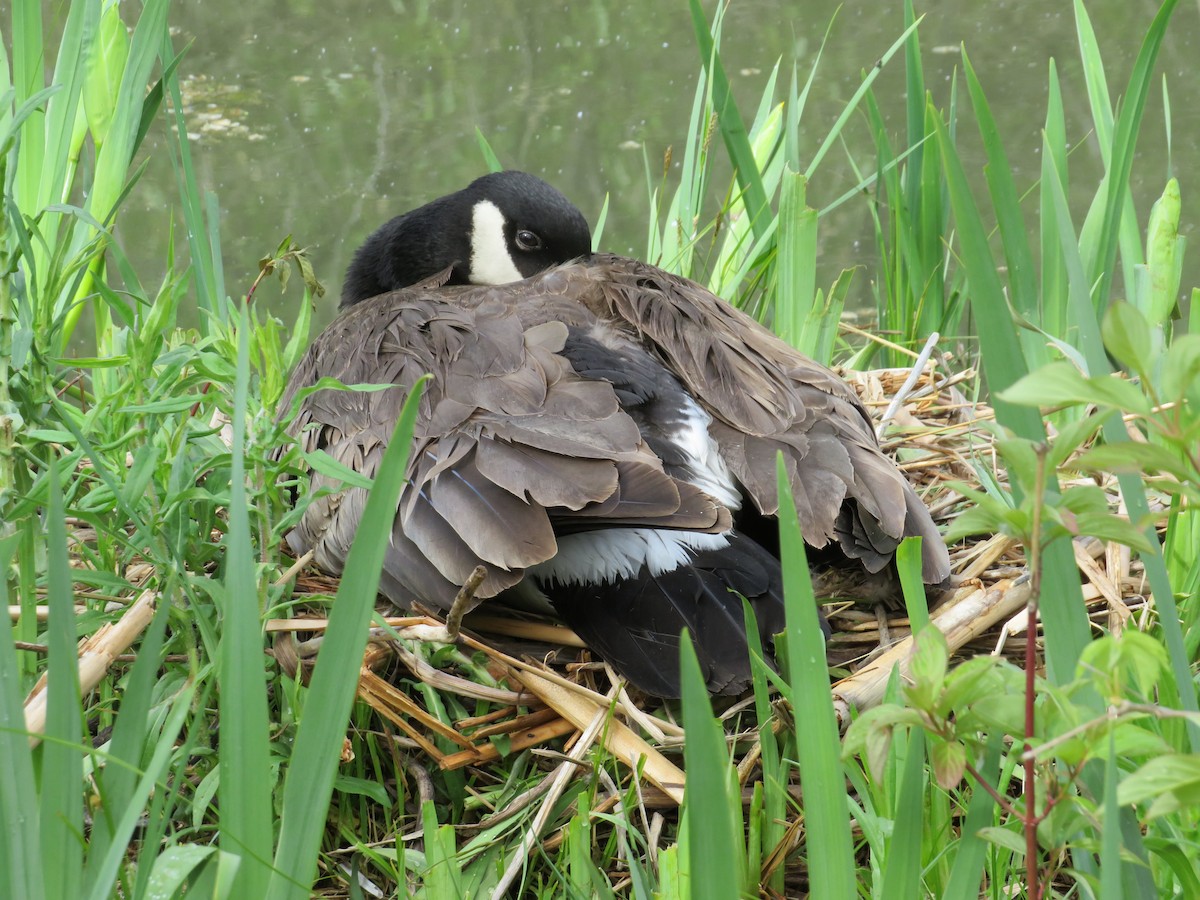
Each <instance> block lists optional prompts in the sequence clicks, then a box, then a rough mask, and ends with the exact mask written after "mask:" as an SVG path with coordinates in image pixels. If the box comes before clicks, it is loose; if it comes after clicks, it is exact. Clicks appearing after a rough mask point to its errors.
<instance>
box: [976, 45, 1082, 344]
mask: <svg viewBox="0 0 1200 900" xmlns="http://www.w3.org/2000/svg"><path fill="white" fill-rule="evenodd" d="M963 68H964V70H965V72H966V76H967V90H968V91H969V92H970V95H971V105H972V107H973V108H974V110H975V119H976V121H977V122H978V123H979V136H980V138H981V139H982V141H983V148H984V151H985V152H986V153H987V160H988V163H987V166H986V167H985V169H984V173H985V175H986V177H987V184H988V192H989V194H990V195H991V198H992V205H993V206H994V207H995V210H996V223H997V225H998V226H999V228H1000V238H1001V240H1002V242H1003V245H1004V257H1005V260H1006V261H1007V262H1008V287H1009V297H1010V298H1011V301H1012V305H1013V306H1014V307H1015V308H1016V309H1017V311H1018V312H1020V313H1021V315H1023V316H1025V317H1026V318H1029V319H1033V320H1034V321H1037V319H1038V290H1037V280H1036V275H1037V273H1036V269H1035V267H1034V263H1033V253H1032V252H1031V251H1030V249H1029V240H1028V239H1027V238H1026V230H1025V220H1024V217H1023V216H1022V215H1021V199H1020V195H1019V194H1018V193H1017V185H1016V183H1015V182H1014V180H1013V174H1012V167H1011V166H1010V165H1009V163H1008V156H1007V154H1005V152H1004V143H1003V141H1001V139H1000V128H999V126H997V125H996V120H995V119H994V118H993V117H992V110H991V106H989V104H988V101H987V97H986V96H985V95H984V93H983V86H982V85H981V84H980V83H979V78H978V77H977V76H976V74H975V68H974V66H972V65H971V60H970V58H969V57H968V56H967V54H966V51H965V50H964V51H963ZM1054 336H1055V337H1059V338H1061V337H1064V335H1061V334H1056V335H1054ZM1021 338H1022V343H1023V344H1024V350H1025V359H1026V360H1027V361H1029V362H1030V363H1031V364H1032V362H1033V360H1037V361H1038V362H1039V363H1040V362H1046V361H1048V352H1047V351H1046V344H1045V340H1044V339H1043V338H1042V337H1041V335H1039V334H1037V333H1034V332H1029V331H1023V332H1022V333H1021Z"/></svg>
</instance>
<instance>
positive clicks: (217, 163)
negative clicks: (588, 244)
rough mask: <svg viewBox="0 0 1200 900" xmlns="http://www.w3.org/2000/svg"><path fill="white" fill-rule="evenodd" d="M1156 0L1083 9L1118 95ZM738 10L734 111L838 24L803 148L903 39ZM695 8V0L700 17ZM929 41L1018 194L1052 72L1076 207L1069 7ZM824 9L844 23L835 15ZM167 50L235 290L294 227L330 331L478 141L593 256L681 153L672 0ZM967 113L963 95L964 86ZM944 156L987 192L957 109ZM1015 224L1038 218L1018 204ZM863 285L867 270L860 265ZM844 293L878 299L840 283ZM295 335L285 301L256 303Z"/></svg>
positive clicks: (866, 21)
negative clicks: (968, 83)
mask: <svg viewBox="0 0 1200 900" xmlns="http://www.w3.org/2000/svg"><path fill="white" fill-rule="evenodd" d="M1157 5H1158V4H1157V3H1155V2H1151V0H1092V2H1089V3H1088V9H1089V12H1090V14H1091V16H1092V19H1093V22H1094V24H1095V27H1096V30H1097V34H1098V37H1099V40H1100V45H1101V49H1102V51H1103V52H1104V54H1105V62H1106V65H1107V67H1108V70H1109V77H1110V79H1111V80H1112V84H1111V85H1110V90H1111V91H1112V92H1113V96H1114V98H1115V97H1117V96H1118V95H1119V93H1120V91H1121V89H1122V87H1123V85H1124V83H1125V80H1126V79H1127V78H1128V74H1129V70H1130V68H1131V67H1132V62H1133V59H1134V57H1135V55H1136V53H1137V49H1138V45H1139V44H1140V41H1141V38H1142V35H1143V34H1144V32H1145V29H1146V26H1147V25H1148V24H1149V22H1150V20H1151V19H1152V17H1153V15H1154V12H1155V11H1156V9H1157ZM839 6H840V3H839V2H838V0H808V2H805V3H798V2H786V0H737V2H735V3H734V4H733V6H732V8H731V10H730V11H729V13H728V16H727V19H726V24H725V30H724V37H723V54H724V58H725V63H726V68H727V70H728V72H729V73H730V77H731V79H733V81H734V84H735V88H736V90H737V91H738V93H739V96H740V97H741V99H742V101H743V104H744V109H745V110H746V113H747V115H749V114H751V113H752V111H753V109H754V104H755V103H756V102H757V98H758V97H759V95H760V93H761V91H762V88H763V86H764V84H765V83H766V79H767V78H768V76H769V74H770V70H771V67H772V66H773V65H774V63H775V61H776V60H777V59H780V58H782V59H783V61H784V65H785V66H787V67H790V65H791V63H792V61H793V60H794V61H795V62H796V63H797V65H798V66H799V70H800V73H801V78H804V77H805V75H806V73H807V71H808V70H809V68H810V67H811V66H812V63H813V60H814V57H815V54H816V53H817V51H818V49H819V48H820V45H821V40H822V37H823V35H824V34H825V31H826V29H827V27H828V26H829V24H830V22H831V21H833V26H832V31H831V34H830V37H829V41H828V45H827V47H826V49H825V51H824V55H823V57H822V60H821V64H820V68H819V70H818V74H817V78H816V81H815V83H814V87H813V91H812V95H811V96H810V99H809V103H808V107H807V109H806V110H805V114H804V121H803V132H804V141H805V144H804V150H805V151H806V152H808V153H811V152H813V151H814V150H815V149H816V148H817V147H818V146H819V144H820V142H821V140H822V139H823V138H824V136H825V134H826V133H827V131H828V130H829V128H830V126H831V125H832V123H833V121H834V119H835V118H836V117H837V115H838V113H839V112H840V111H841V109H842V108H843V106H844V104H845V102H846V101H847V100H848V99H849V97H850V96H851V95H852V93H853V92H854V90H855V89H856V87H857V86H858V84H859V83H860V80H861V72H862V71H863V70H864V69H867V68H869V67H870V66H872V65H874V63H875V62H876V60H877V59H878V58H879V56H880V55H881V54H882V53H883V52H884V51H885V50H886V49H887V48H888V47H889V46H890V44H891V43H892V42H893V41H894V40H895V38H896V37H897V36H898V35H899V34H900V33H901V31H902V30H903V25H902V14H901V11H900V10H901V8H902V4H901V3H899V2H898V0H859V2H854V3H850V4H846V5H845V6H844V7H842V8H841V9H840V12H839ZM708 8H709V9H710V14H711V4H709V5H708ZM921 12H924V13H926V19H925V21H924V22H923V23H922V25H921V30H920V35H921V44H922V50H923V52H924V55H925V64H926V82H927V86H928V88H929V89H930V90H931V91H933V92H934V95H935V98H936V100H937V101H938V103H939V105H943V106H944V105H945V104H946V103H947V101H948V98H949V91H950V84H951V77H952V75H953V73H954V72H955V71H956V70H957V71H959V72H960V73H961V67H962V59H961V54H960V52H959V49H958V48H959V45H960V44H965V45H966V47H967V51H968V53H969V54H970V56H971V60H972V63H973V64H974V66H975V68H976V71H977V72H978V73H979V76H980V79H981V80H982V82H983V84H984V88H985V90H987V91H988V95H989V99H990V101H991V104H992V107H993V112H994V114H995V116H996V118H997V120H998V122H999V125H1000V128H1001V130H1002V134H1003V135H1004V139H1005V143H1006V148H1007V151H1008V153H1009V155H1010V160H1011V162H1012V163H1013V166H1014V168H1015V170H1016V174H1017V180H1018V187H1021V188H1025V187H1028V186H1030V185H1032V183H1033V182H1034V180H1035V179H1036V177H1037V175H1038V172H1039V167H1040V160H1039V148H1040V145H1041V135H1040V129H1041V124H1042V122H1043V119H1044V115H1045V92H1046V79H1047V65H1048V60H1049V59H1050V58H1051V57H1054V58H1055V59H1056V60H1057V63H1058V68H1059V74H1060V77H1061V78H1062V81H1063V86H1064V95H1065V97H1066V102H1067V106H1068V133H1069V136H1070V139H1071V141H1072V142H1073V143H1075V142H1079V141H1081V140H1082V141H1083V143H1082V146H1081V147H1080V148H1079V149H1078V150H1077V151H1076V152H1075V154H1074V155H1073V156H1072V160H1071V165H1072V171H1071V177H1072V182H1073V184H1074V185H1076V187H1077V189H1078V190H1077V196H1076V197H1075V198H1073V199H1074V200H1075V202H1076V204H1077V209H1076V220H1077V224H1078V223H1079V222H1081V221H1082V207H1081V206H1079V204H1081V203H1082V202H1083V201H1084V200H1085V199H1086V198H1087V197H1090V196H1091V193H1092V192H1093V191H1094V184H1095V182H1096V180H1097V179H1098V177H1099V172H1100V163H1099V150H1098V147H1097V146H1096V144H1095V142H1094V141H1087V140H1084V138H1085V137H1086V136H1087V134H1088V132H1089V128H1090V125H1089V123H1090V115H1089V113H1088V109H1087V102H1086V94H1085V91H1084V86H1083V78H1082V75H1081V66H1080V63H1079V54H1078V49H1077V44H1076V32H1075V20H1074V14H1073V11H1072V5H1071V3H1069V2H1066V0H1051V2H1023V0H988V2H980V0H975V2H969V0H968V2H963V0H955V2H950V0H928V2H924V3H918V13H921ZM835 14H836V18H835ZM171 15H172V23H173V25H174V26H175V28H176V38H175V46H176V48H182V47H183V46H184V45H185V44H186V43H187V42H188V41H193V42H194V43H193V44H192V46H191V48H190V50H189V51H188V53H187V56H186V57H185V59H184V62H183V64H182V66H181V72H183V73H184V75H185V78H186V84H185V89H186V94H187V96H186V100H187V103H188V106H189V110H188V120H189V127H190V130H191V133H192V140H191V147H192V152H193V155H194V161H195V164H196V166H197V169H198V173H199V177H200V179H201V182H202V186H203V187H204V188H207V189H211V190H213V191H215V192H216V193H217V195H218V197H219V200H220V207H221V231H222V236H223V243H224V250H225V260H224V263H225V273H226V283H227V288H228V290H229V291H230V292H231V293H234V294H240V293H244V292H245V290H246V288H247V287H248V286H249V284H250V282H251V281H252V280H253V277H254V275H255V273H256V271H257V260H258V259H259V257H261V256H263V255H265V254H267V253H269V252H270V251H271V250H272V249H273V248H274V247H275V246H276V245H277V244H278V243H279V241H280V239H281V238H282V237H283V236H284V235H286V234H289V233H290V234H292V235H293V236H294V237H295V239H296V241H297V242H299V243H300V244H302V245H305V246H307V247H309V248H310V252H311V256H312V259H313V262H314V265H315V267H316V270H317V273H318V275H319V276H320V277H321V278H322V279H323V280H324V281H325V282H326V284H327V285H328V287H329V294H328V295H327V297H326V298H325V300H324V301H323V305H322V307H321V309H320V311H319V314H318V319H319V322H324V321H327V320H328V319H329V318H330V317H331V316H332V312H333V309H334V306H335V305H336V296H337V294H338V292H339V291H340V286H341V276H342V273H343V272H344V270H345V266H346V263H347V262H348V260H349V258H350V255H351V253H352V252H353V250H354V248H355V247H356V246H357V244H358V243H359V242H360V241H361V240H362V239H363V238H364V237H365V236H366V235H367V234H368V233H369V232H370V231H371V230H373V229H374V228H375V227H376V226H377V225H379V224H380V223H382V222H383V221H385V220H386V219H388V218H390V217H392V216H394V215H396V214H398V213H400V212H403V211H405V210H407V209H409V208H412V207H413V206H416V205H419V204H421V203H423V202H425V201H427V200H429V199H432V198H433V197H436V196H438V195H441V194H443V193H446V192H449V191H452V190H455V189H457V188H459V187H461V186H463V185H465V184H466V183H467V182H468V181H470V180H471V179H472V178H473V177H475V176H476V175H479V174H482V173H483V171H485V167H484V163H483V161H482V156H481V154H480V152H479V150H478V149H477V146H476V142H475V129H476V128H477V127H478V128H479V129H480V130H481V131H482V132H483V133H484V134H485V135H486V136H487V137H488V139H489V140H490V141H491V143H492V146H493V147H494V148H495V150H496V152H497V154H498V155H499V157H500V159H501V161H502V162H503V163H504V164H505V165H507V166H511V167H513V168H522V169H525V170H527V171H530V172H534V173H536V174H539V175H541V176H543V177H544V178H546V179H547V180H549V181H551V182H552V183H553V184H555V185H556V186H557V187H559V188H560V189H562V190H563V191H564V192H565V193H566V194H567V195H568V196H570V197H571V198H572V199H573V200H574V201H575V202H576V203H577V204H578V205H579V207H580V208H581V209H582V210H583V211H584V213H585V214H586V215H587V216H588V218H589V219H590V220H591V221H593V222H594V221H595V218H596V214H597V212H598V211H599V210H600V208H601V204H602V202H603V200H604V197H605V195H606V194H608V195H609V196H610V197H611V204H612V210H611V213H610V217H609V222H608V226H607V228H606V232H605V241H604V243H605V248H606V249H610V250H614V251H617V252H623V253H630V254H633V255H643V254H644V249H645V246H646V238H645V227H646V226H645V221H646V209H647V208H648V205H649V200H648V189H647V186H646V185H647V181H646V171H647V165H646V160H649V168H650V169H651V170H652V172H653V173H654V175H655V177H656V178H657V176H658V175H659V174H660V173H661V166H662V159H663V154H664V152H665V150H666V149H667V148H668V147H670V146H672V145H675V146H677V147H679V146H681V145H682V142H683V140H684V138H685V135H686V127H687V121H688V116H689V112H690V107H691V101H692V93H693V89H694V86H695V80H696V76H697V68H698V59H699V57H698V54H697V51H696V49H695V45H694V39H693V35H692V30H691V22H690V18H689V15H688V10H687V4H686V2H684V0H676V2H671V3H662V2H653V3H650V2H623V3H622V2H603V0H591V2H574V3H537V4H530V3H518V2H513V0H441V2H434V0H390V2H387V0H368V2H359V3H354V4H348V3H329V2H317V0H289V2H283V0H270V2H254V3H246V2H240V3H235V2H228V0H224V2H204V3H176V4H174V5H173V7H172V13H171ZM1198 50H1200V4H1197V3H1189V4H1183V5H1181V7H1180V9H1179V10H1178V11H1177V12H1176V14H1175V18H1174V20H1173V22H1172V26H1171V31H1170V33H1169V35H1168V38H1167V40H1166V42H1165V44H1164V46H1163V49H1162V51H1161V55H1160V62H1159V70H1160V72H1161V73H1165V74H1166V76H1167V78H1168V80H1169V86H1170V91H1171V109H1172V118H1173V134H1174V146H1173V148H1172V156H1171V159H1170V165H1171V169H1172V170H1173V171H1174V172H1178V173H1181V174H1182V176H1183V178H1182V182H1183V183H1182V187H1183V190H1184V192H1185V194H1184V216H1183V218H1184V225H1183V231H1184V233H1185V234H1186V233H1190V232H1192V231H1193V226H1191V225H1190V224H1189V222H1191V221H1195V219H1196V216H1195V214H1194V213H1195V211H1196V210H1197V209H1198V208H1200V207H1197V206H1196V204H1195V203H1194V202H1193V200H1192V197H1191V196H1190V195H1189V194H1188V193H1187V192H1188V191H1196V190H1200V183H1198V182H1197V180H1196V178H1195V177H1194V173H1196V172H1198V171H1200V96H1198V94H1200V81H1198V80H1197V79H1196V77H1195V74H1194V66H1195V60H1196V54H1197V52H1198ZM959 87H960V98H961V99H962V101H963V102H965V94H966V91H965V86H964V85H963V84H962V82H961V75H960V81H959ZM903 90H904V70H903V59H902V58H901V57H899V56H898V57H897V58H896V59H894V60H893V61H892V62H891V64H890V65H889V67H888V68H887V69H886V70H885V71H884V73H883V75H882V77H881V78H880V80H879V81H878V82H877V86H876V95H877V97H878V98H879V102H880V105H881V107H882V108H883V110H884V111H885V114H887V115H888V116H889V117H890V119H889V124H890V125H891V127H892V129H893V133H894V141H895V143H896V145H897V146H899V145H900V144H901V143H902V140H901V138H900V134H901V131H902V129H903V114H904V98H903ZM1162 107H1163V104H1162V94H1161V88H1160V87H1159V84H1158V83H1157V82H1156V85H1155V87H1154V89H1153V90H1152V93H1151V99H1150V103H1149V106H1148V109H1147V114H1146V120H1145V121H1146V125H1145V127H1144V129H1143V133H1142V135H1141V138H1140V142H1139V145H1138V158H1137V161H1136V164H1135V174H1136V177H1137V182H1136V185H1135V190H1136V193H1137V197H1136V202H1137V206H1138V213H1139V218H1140V220H1141V222H1142V223H1143V225H1144V222H1145V217H1146V216H1147V215H1148V212H1149V206H1150V203H1151V202H1152V201H1153V199H1154V198H1155V197H1156V196H1157V195H1158V194H1159V193H1160V192H1161V190H1162V186H1163V183H1164V182H1165V180H1166V177H1167V174H1168V155H1167V150H1166V146H1165V140H1164V129H1163V124H1162V123H1163V112H1162ZM962 123H963V125H962V127H961V128H960V144H961V147H962V152H963V154H964V156H965V158H966V159H965V162H966V164H967V167H968V171H969V172H972V173H973V174H975V175H979V176H980V179H981V174H980V172H981V163H982V159H981V153H980V151H979V149H978V143H979V142H978V138H977V135H976V133H975V130H974V126H973V124H972V123H971V119H970V117H969V115H967V116H964V117H963V119H962ZM847 134H848V137H847V142H846V143H847V146H849V147H850V148H851V149H850V151H849V152H852V153H853V154H854V156H855V160H856V162H857V164H858V165H859V166H860V167H862V168H863V169H864V170H866V171H870V170H872V169H873V168H874V163H873V151H872V144H871V141H870V138H869V136H868V133H867V131H866V128H865V125H864V123H863V121H862V118H861V116H860V117H858V119H857V121H856V122H854V123H853V124H852V126H851V128H850V129H849V131H848V133H847ZM148 152H149V154H150V156H151V161H150V167H149V169H148V172H147V174H146V176H145V178H144V179H143V181H142V182H141V184H139V185H138V187H137V189H136V191H135V192H134V194H133V196H132V197H131V199H130V203H129V205H128V206H127V207H126V209H125V212H124V214H123V218H122V222H121V226H120V234H121V240H122V243H123V245H124V246H125V247H126V248H127V252H129V253H130V255H131V256H132V257H133V259H134V261H135V263H137V264H138V265H139V266H140V267H141V269H142V271H144V272H146V273H147V277H146V278H145V279H144V280H145V281H146V283H147V284H152V283H153V278H152V277H149V276H150V275H152V274H153V273H154V272H155V271H156V267H157V268H159V269H161V265H162V260H163V259H164V258H165V255H164V252H165V241H166V234H167V228H166V220H165V217H166V216H167V215H168V210H172V209H177V208H178V205H179V202H178V197H177V195H176V193H175V186H174V179H173V174H172V171H171V167H170V164H169V160H168V158H167V154H166V153H165V151H163V150H161V149H156V148H155V146H154V144H153V141H152V142H151V144H150V146H149V147H148ZM846 152H847V151H845V150H841V149H839V150H835V151H834V152H833V153H832V154H831V155H830V157H829V158H828V159H827V160H826V162H825V163H823V164H822V168H821V169H820V170H819V173H818V175H817V177H816V178H815V179H814V182H813V184H812V185H811V187H810V203H812V204H813V205H814V206H818V207H820V206H822V205H823V204H825V203H828V202H830V201H831V200H833V199H834V198H836V197H838V196H840V195H841V194H842V193H844V192H845V191H846V190H847V189H849V188H850V187H852V186H853V185H854V184H855V183H856V181H857V179H856V178H855V177H854V176H853V174H852V169H851V166H850V165H849V164H848V162H847V161H846V156H845V154H846ZM1028 213H1029V216H1028V221H1029V223H1030V226H1031V227H1034V225H1035V219H1034V210H1032V209H1030V210H1028ZM872 233H873V232H872V228H871V225H870V219H869V216H868V209H867V204H866V203H865V202H861V201H855V202H852V203H850V204H847V205H846V206H844V207H842V208H841V209H839V210H838V211H837V212H835V213H834V214H832V215H830V216H828V217H825V218H824V219H823V220H822V224H821V239H822V244H821V266H822V270H823V271H822V272H821V273H820V276H819V279H818V283H819V284H826V285H827V284H828V283H829V282H830V281H831V280H832V279H833V278H834V277H835V276H836V274H837V272H838V271H839V270H840V269H841V268H843V267H846V266H848V265H853V264H856V263H858V262H864V261H868V260H869V259H870V258H871V253H872V251H871V243H872V240H873V238H872ZM1191 249H1192V252H1191V254H1189V256H1190V257H1191V259H1190V260H1189V264H1188V265H1187V267H1186V270H1185V278H1184V287H1185V289H1186V288H1188V287H1190V286H1191V285H1192V284H1197V283H1200V277H1198V275H1200V249H1198V248H1195V247H1193V248H1191ZM868 271H869V272H871V274H872V275H873V270H868ZM855 290H856V291H857V293H858V300H859V301H860V302H865V301H866V298H868V297H869V296H870V285H869V279H868V278H856V279H855ZM259 296H260V297H262V298H263V299H264V300H267V301H268V302H270V303H271V304H272V308H274V309H276V310H278V311H279V313H280V315H281V316H282V317H283V318H284V319H285V320H288V321H290V319H291V318H292V314H291V313H290V312H289V311H288V307H289V305H290V304H294V303H295V302H297V299H296V298H297V297H298V294H297V293H296V291H295V289H292V290H291V291H290V293H289V295H288V296H286V297H284V298H282V299H279V298H278V295H277V292H276V291H274V290H272V289H266V290H265V291H263V292H262V293H261V294H260V295H259Z"/></svg>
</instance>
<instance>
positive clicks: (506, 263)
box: [471, 200, 525, 284]
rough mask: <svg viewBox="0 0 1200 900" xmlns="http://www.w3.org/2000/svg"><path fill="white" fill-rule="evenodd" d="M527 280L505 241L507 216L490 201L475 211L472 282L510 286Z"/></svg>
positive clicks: (472, 215) (473, 211) (476, 207)
mask: <svg viewBox="0 0 1200 900" xmlns="http://www.w3.org/2000/svg"><path fill="white" fill-rule="evenodd" d="M524 277H525V276H524V275H522V274H521V273H520V271H519V270H518V269H517V267H516V265H515V264H514V263H513V260H512V255H511V254H510V253H509V252H508V242H507V241H506V240H505V239H504V213H502V212H500V207H498V206H497V205H496V204H495V203H493V202H492V201H490V200H481V201H479V202H478V203H476V204H475V206H474V208H473V209H472V210H471V282H472V283H473V284H508V283H509V282H512V281H520V280H521V279H523V278H524Z"/></svg>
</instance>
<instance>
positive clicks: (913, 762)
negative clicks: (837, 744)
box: [880, 729, 926, 897]
mask: <svg viewBox="0 0 1200 900" xmlns="http://www.w3.org/2000/svg"><path fill="white" fill-rule="evenodd" d="M896 743H897V749H899V745H900V744H901V743H906V744H907V746H906V747H905V749H904V767H903V770H902V773H901V776H900V790H899V793H898V794H897V796H896V807H895V817H894V818H893V820H892V821H893V826H892V827H893V829H894V830H893V832H892V839H891V841H889V843H888V853H887V862H886V864H885V866H884V870H883V886H882V888H881V890H880V896H881V897H919V896H921V840H922V837H923V835H924V833H925V809H926V800H925V773H926V765H925V732H923V731H918V730H916V729H913V730H912V731H911V732H910V733H909V735H908V740H907V741H906V742H903V741H901V740H899V739H898V740H897V742H896Z"/></svg>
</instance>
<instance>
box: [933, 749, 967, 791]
mask: <svg viewBox="0 0 1200 900" xmlns="http://www.w3.org/2000/svg"><path fill="white" fill-rule="evenodd" d="M929 761H930V762H931V763H933V774H934V777H935V778H936V779H937V783H938V784H939V785H941V787H942V788H943V789H944V790H947V791H948V790H950V789H951V788H953V787H955V786H956V785H957V784H958V783H959V782H961V781H962V777H963V772H964V771H966V768H967V748H966V747H964V746H963V745H962V744H960V743H959V742H958V741H939V740H934V741H931V742H930V748H929Z"/></svg>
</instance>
